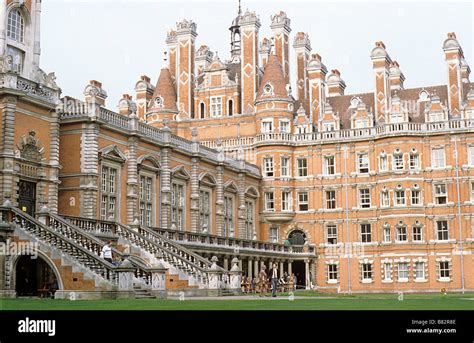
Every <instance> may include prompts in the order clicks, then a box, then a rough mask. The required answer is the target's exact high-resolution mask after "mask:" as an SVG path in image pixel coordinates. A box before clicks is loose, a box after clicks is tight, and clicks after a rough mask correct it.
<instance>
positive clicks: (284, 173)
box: [280, 157, 290, 177]
mask: <svg viewBox="0 0 474 343" xmlns="http://www.w3.org/2000/svg"><path fill="white" fill-rule="evenodd" d="M280 176H281V177H289V176H290V158H289V157H282V158H281V160H280Z"/></svg>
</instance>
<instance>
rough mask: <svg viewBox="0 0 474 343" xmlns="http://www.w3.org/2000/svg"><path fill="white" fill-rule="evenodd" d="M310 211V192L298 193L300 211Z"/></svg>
mask: <svg viewBox="0 0 474 343" xmlns="http://www.w3.org/2000/svg"><path fill="white" fill-rule="evenodd" d="M308 210H309V199H308V192H298V211H308Z"/></svg>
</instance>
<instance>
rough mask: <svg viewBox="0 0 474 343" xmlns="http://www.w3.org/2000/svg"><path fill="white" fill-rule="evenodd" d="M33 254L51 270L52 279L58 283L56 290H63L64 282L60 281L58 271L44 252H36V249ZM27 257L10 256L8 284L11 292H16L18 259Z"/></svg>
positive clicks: (60, 277)
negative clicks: (9, 281) (9, 282)
mask: <svg viewBox="0 0 474 343" xmlns="http://www.w3.org/2000/svg"><path fill="white" fill-rule="evenodd" d="M34 253H35V254H38V257H37V258H41V260H42V261H43V262H44V263H45V264H46V265H47V266H48V267H49V268H50V269H51V271H52V272H53V274H54V277H55V278H56V280H57V282H58V289H57V290H64V282H63V280H62V276H61V273H60V271H59V269H58V268H57V267H56V265H55V264H54V262H53V260H52V259H51V258H50V257H49V256H48V255H47V254H45V253H44V252H42V251H40V250H38V249H35V250H34ZM25 256H27V255H14V256H12V262H11V266H12V268H11V271H12V274H11V277H10V280H11V284H10V287H11V289H12V290H16V286H17V284H16V279H17V266H18V262H19V261H20V259H21V258H22V257H25Z"/></svg>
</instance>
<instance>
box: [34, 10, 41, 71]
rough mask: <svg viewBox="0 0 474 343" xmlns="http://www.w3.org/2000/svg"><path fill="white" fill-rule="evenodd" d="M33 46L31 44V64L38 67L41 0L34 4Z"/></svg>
mask: <svg viewBox="0 0 474 343" xmlns="http://www.w3.org/2000/svg"><path fill="white" fill-rule="evenodd" d="M34 9H35V14H34V25H35V27H34V30H35V33H34V46H33V66H34V67H37V68H39V65H40V56H41V1H35V4H34Z"/></svg>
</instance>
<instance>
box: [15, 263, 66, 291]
mask: <svg viewBox="0 0 474 343" xmlns="http://www.w3.org/2000/svg"><path fill="white" fill-rule="evenodd" d="M58 285H59V282H58V280H57V278H56V275H55V274H54V272H53V270H52V269H51V267H50V266H49V265H48V264H47V263H46V262H45V261H44V260H43V259H42V258H41V257H39V256H38V257H37V258H35V259H33V258H31V256H21V257H20V258H19V259H18V262H17V264H16V279H15V290H16V292H17V295H18V296H19V297H51V296H53V295H54V292H55V291H56V290H58V288H59V287H58Z"/></svg>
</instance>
